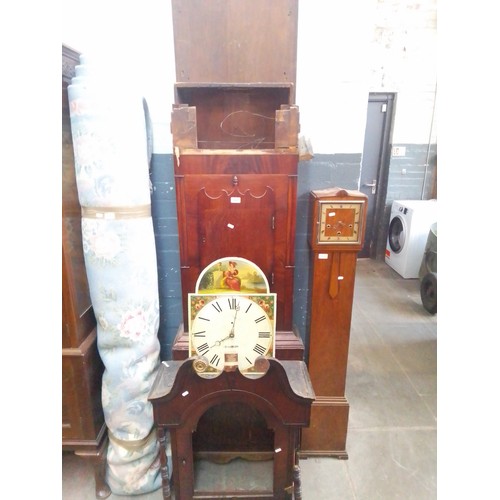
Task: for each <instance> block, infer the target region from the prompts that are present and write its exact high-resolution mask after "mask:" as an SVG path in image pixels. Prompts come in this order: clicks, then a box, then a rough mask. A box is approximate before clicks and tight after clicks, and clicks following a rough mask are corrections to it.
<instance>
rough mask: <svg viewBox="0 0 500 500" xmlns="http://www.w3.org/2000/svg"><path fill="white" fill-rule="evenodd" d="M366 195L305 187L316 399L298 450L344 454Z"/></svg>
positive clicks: (311, 363)
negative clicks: (308, 203) (349, 362)
mask: <svg viewBox="0 0 500 500" xmlns="http://www.w3.org/2000/svg"><path fill="white" fill-rule="evenodd" d="M367 203H368V199H367V196H366V195H364V194H363V193H361V192H358V191H348V190H345V189H341V188H338V187H336V188H331V189H324V190H316V191H312V192H311V204H312V217H311V231H310V246H311V258H312V265H311V267H312V287H311V298H310V301H311V309H310V310H311V326H310V334H309V335H310V336H309V357H308V368H309V373H310V376H311V381H312V384H313V388H314V391H315V393H316V401H315V402H314V403H313V406H312V412H311V425H310V427H309V428H308V429H304V430H303V433H302V442H301V455H303V456H336V457H338V458H347V452H346V437H347V424H348V417H349V403H348V402H347V399H346V397H345V381H346V370H347V356H348V348H349V336H350V328H351V316H352V302H353V295H354V279H355V273H356V259H357V253H358V251H360V250H361V248H362V247H363V241H364V233H365V224H366V212H367Z"/></svg>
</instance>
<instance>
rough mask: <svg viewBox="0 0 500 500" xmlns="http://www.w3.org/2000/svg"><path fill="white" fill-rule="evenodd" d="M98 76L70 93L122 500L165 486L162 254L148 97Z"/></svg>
mask: <svg viewBox="0 0 500 500" xmlns="http://www.w3.org/2000/svg"><path fill="white" fill-rule="evenodd" d="M100 75H101V73H99V72H98V71H95V70H94V69H93V68H92V67H91V66H87V65H85V66H77V74H76V77H75V78H74V79H73V81H72V84H71V85H70V86H69V87H68V94H69V101H70V102H69V104H70V118H71V128H72V136H73V146H74V154H75V171H76V181H77V189H78V197H79V201H80V205H81V206H82V234H83V247H84V248H83V250H84V256H85V267H86V271H87V277H88V282H89V289H90V296H91V300H92V306H93V308H94V313H95V316H96V319H97V346H98V349H99V353H100V356H101V358H102V361H103V364H104V368H105V369H104V374H103V380H102V405H103V410H104V417H105V420H106V425H107V427H108V435H109V438H110V439H109V447H108V454H107V481H108V484H109V486H110V488H111V491H112V492H113V493H114V494H118V495H135V494H142V493H147V492H150V491H154V490H156V489H158V488H159V487H160V486H161V476H160V469H159V465H160V464H159V452H160V451H159V446H158V443H157V440H156V433H155V430H154V422H153V414H152V406H151V403H150V402H149V401H148V399H147V397H148V394H149V391H150V389H151V386H152V384H153V381H154V379H155V376H156V372H157V369H158V367H159V363H160V356H159V354H160V344H159V341H158V325H159V297H158V277H157V263H156V249H155V240H154V232H153V223H152V218H151V214H150V205H151V195H150V188H149V185H150V183H149V168H148V140H147V133H146V119H145V115H144V109H145V108H144V104H143V99H142V97H141V96H140V95H139V94H137V93H136V92H135V91H134V90H133V89H131V88H128V87H127V85H125V84H120V85H115V84H113V83H112V79H109V78H105V77H104V75H102V76H100Z"/></svg>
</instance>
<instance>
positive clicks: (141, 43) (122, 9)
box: [62, 0, 436, 154]
mask: <svg viewBox="0 0 500 500" xmlns="http://www.w3.org/2000/svg"><path fill="white" fill-rule="evenodd" d="M435 4H436V0H421V1H416V0H415V1H411V0H399V1H392V0H352V1H347V0H346V1H343V2H325V1H324V0H307V1H304V0H301V1H299V26H298V52H297V93H296V103H297V104H298V106H299V109H300V122H301V134H302V135H304V136H306V137H308V138H309V139H310V140H311V143H312V147H313V150H314V152H315V153H329V154H333V153H361V152H362V150H363V142H364V132H365V122H366V107H367V102H368V93H369V92H370V91H371V92H377V91H382V92H397V93H398V100H397V107H396V117H395V126H394V134H393V142H395V143H398V142H403V143H405V142H406V143H426V142H427V141H428V140H429V137H430V135H432V134H433V133H434V132H433V131H435V127H431V123H432V116H433V114H432V113H433V110H434V100H435V80H436V68H435V60H434V52H435V44H436V40H435V38H436V14H435V10H436V6H435ZM62 9H63V26H62V42H63V43H64V44H66V45H69V46H70V47H72V48H74V49H76V50H78V51H80V52H82V53H86V54H88V55H92V56H96V54H97V56H99V57H105V58H106V59H108V60H109V64H111V65H115V66H116V82H119V80H120V78H133V79H135V80H136V83H137V84H138V85H139V86H140V88H142V89H143V94H144V97H146V99H147V101H148V104H149V109H150V113H151V117H152V121H153V132H154V152H155V153H171V152H172V140H171V134H170V111H171V105H172V103H173V84H174V82H175V61H174V51H173V33H172V15H171V3H170V1H168V0H145V1H143V2H140V3H139V2H137V3H131V2H122V1H120V0H106V1H104V2H103V1H98V0H86V1H83V0H65V1H64V2H63V3H62ZM433 140H434V141H435V137H433Z"/></svg>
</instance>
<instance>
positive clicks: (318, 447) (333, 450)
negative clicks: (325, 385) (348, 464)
mask: <svg viewBox="0 0 500 500" xmlns="http://www.w3.org/2000/svg"><path fill="white" fill-rule="evenodd" d="M348 420H349V403H348V402H347V400H346V399H345V398H334V397H325V396H316V400H315V401H314V402H313V404H312V407H311V422H310V425H309V427H308V428H306V429H303V430H302V438H301V446H300V452H299V456H300V457H303V458H307V457H335V458H339V459H347V458H348V455H347V451H346V438H347V424H348Z"/></svg>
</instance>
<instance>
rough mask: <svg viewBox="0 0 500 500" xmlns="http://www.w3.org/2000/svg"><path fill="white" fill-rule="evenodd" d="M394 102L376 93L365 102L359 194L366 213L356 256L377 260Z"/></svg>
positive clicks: (392, 95) (388, 97)
mask: <svg viewBox="0 0 500 500" xmlns="http://www.w3.org/2000/svg"><path fill="white" fill-rule="evenodd" d="M394 101H395V95H394V94H388V93H387V94H386V93H378V92H376V93H375V92H374V93H370V97H369V99H368V109H367V116H366V130H365V143H364V146H363V158H362V161H361V180H360V191H361V192H362V193H364V194H366V195H367V196H368V212H367V216H366V232H365V243H364V245H363V248H362V250H361V251H360V252H359V254H358V255H359V257H371V258H376V257H377V255H376V254H377V236H378V235H379V234H380V231H378V230H377V228H378V226H379V225H380V224H381V223H382V222H383V215H384V204H385V198H386V195H387V179H388V175H389V159H390V140H391V130H392V120H393V115H394Z"/></svg>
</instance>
